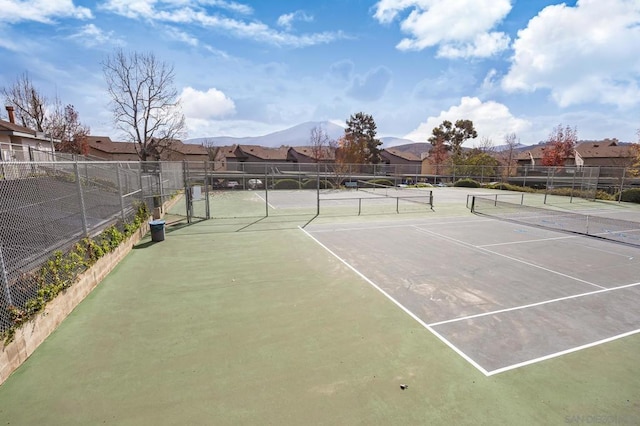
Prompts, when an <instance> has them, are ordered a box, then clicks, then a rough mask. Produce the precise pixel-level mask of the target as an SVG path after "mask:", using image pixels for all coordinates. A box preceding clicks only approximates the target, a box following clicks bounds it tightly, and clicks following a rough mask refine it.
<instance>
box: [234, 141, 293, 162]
mask: <svg viewBox="0 0 640 426" xmlns="http://www.w3.org/2000/svg"><path fill="white" fill-rule="evenodd" d="M288 151H289V147H280V148H267V147H264V146H260V145H238V146H237V148H236V150H235V153H236V157H239V158H242V157H246V156H249V155H251V156H253V157H257V158H260V159H262V160H272V161H285V160H286V159H287V153H288Z"/></svg>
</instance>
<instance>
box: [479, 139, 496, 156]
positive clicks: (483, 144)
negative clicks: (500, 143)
mask: <svg viewBox="0 0 640 426" xmlns="http://www.w3.org/2000/svg"><path fill="white" fill-rule="evenodd" d="M475 148H476V149H477V150H478V151H480V152H484V153H492V152H494V151H495V150H496V147H495V145H494V144H493V141H492V140H491V139H490V138H488V137H486V136H485V137H483V138H482V139H480V142H479V143H478V145H477V146H476V147H475Z"/></svg>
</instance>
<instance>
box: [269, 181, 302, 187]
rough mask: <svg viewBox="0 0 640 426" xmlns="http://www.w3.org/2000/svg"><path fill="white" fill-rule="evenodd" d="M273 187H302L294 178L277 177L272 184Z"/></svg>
mask: <svg viewBox="0 0 640 426" xmlns="http://www.w3.org/2000/svg"><path fill="white" fill-rule="evenodd" d="M273 188H274V189H302V186H301V185H300V182H298V181H297V180H295V179H278V180H276V182H275V183H274V184H273Z"/></svg>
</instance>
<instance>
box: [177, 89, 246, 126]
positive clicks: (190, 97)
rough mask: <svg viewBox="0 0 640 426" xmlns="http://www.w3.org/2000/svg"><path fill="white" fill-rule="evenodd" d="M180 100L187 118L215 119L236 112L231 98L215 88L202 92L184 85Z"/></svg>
mask: <svg viewBox="0 0 640 426" xmlns="http://www.w3.org/2000/svg"><path fill="white" fill-rule="evenodd" d="M180 102H181V104H182V110H183V111H184V114H185V116H186V117H187V118H189V119H205V120H206V119H216V118H222V117H227V116H230V115H233V114H235V112H236V106H235V103H234V102H233V100H231V99H230V98H229V97H227V95H225V94H224V93H223V92H221V91H220V90H218V89H215V88H210V89H209V90H207V91H206V92H202V91H199V90H196V89H194V88H192V87H185V88H184V89H183V90H182V93H181V94H180Z"/></svg>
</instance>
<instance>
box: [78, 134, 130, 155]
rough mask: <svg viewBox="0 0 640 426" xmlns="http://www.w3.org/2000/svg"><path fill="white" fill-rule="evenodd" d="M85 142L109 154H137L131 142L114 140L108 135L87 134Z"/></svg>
mask: <svg viewBox="0 0 640 426" xmlns="http://www.w3.org/2000/svg"><path fill="white" fill-rule="evenodd" d="M87 143H88V144H89V146H90V147H91V148H93V149H96V150H98V151H102V152H107V153H110V154H136V155H137V154H138V151H137V150H136V145H135V143H133V142H114V141H112V140H111V138H110V137H109V136H87Z"/></svg>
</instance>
